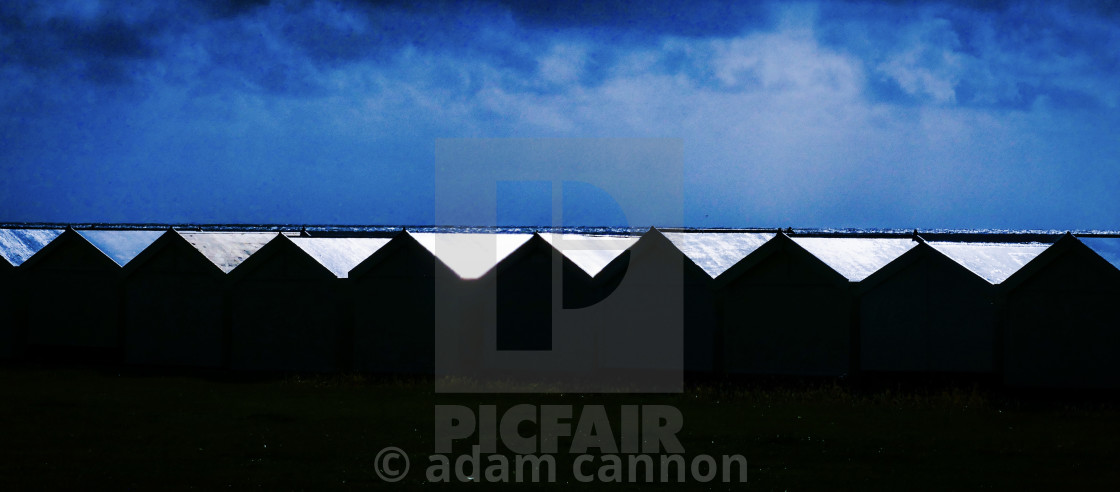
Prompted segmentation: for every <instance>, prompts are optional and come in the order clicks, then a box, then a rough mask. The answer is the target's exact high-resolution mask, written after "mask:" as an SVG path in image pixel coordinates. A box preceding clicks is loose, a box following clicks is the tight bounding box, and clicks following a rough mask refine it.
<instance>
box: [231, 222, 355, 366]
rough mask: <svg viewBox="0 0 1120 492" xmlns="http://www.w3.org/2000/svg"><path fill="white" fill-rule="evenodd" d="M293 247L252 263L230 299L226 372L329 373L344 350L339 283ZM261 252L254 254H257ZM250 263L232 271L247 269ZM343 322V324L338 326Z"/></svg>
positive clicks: (336, 364)
mask: <svg viewBox="0 0 1120 492" xmlns="http://www.w3.org/2000/svg"><path fill="white" fill-rule="evenodd" d="M297 251H298V249H297V248H296V247H295V246H294V245H291V244H289V245H287V246H285V247H284V248H283V250H282V251H278V252H276V253H277V254H271V255H268V257H267V258H262V259H261V260H260V261H257V262H253V264H252V267H251V268H252V270H251V271H248V272H245V273H244V275H243V276H241V277H240V278H239V279H237V280H236V281H235V282H234V286H233V287H232V290H231V293H230V323H231V327H230V330H231V336H230V366H231V367H232V368H234V369H246V370H267V371H316V372H319V371H322V372H326V371H332V370H337V369H338V368H339V365H340V360H341V359H342V358H341V357H340V353H341V352H342V351H343V350H344V349H348V347H344V346H343V344H344V343H346V342H345V341H344V340H342V339H341V338H340V336H339V335H340V333H339V332H340V331H341V330H340V327H342V326H343V325H344V324H345V323H348V322H349V320H348V319H346V317H345V316H344V305H343V304H344V303H343V302H342V301H343V298H342V292H341V289H340V285H339V284H340V283H341V282H340V281H339V280H338V279H337V278H334V276H333V275H332V274H330V273H329V272H328V271H326V270H325V269H324V268H323V267H322V266H321V265H319V264H318V263H316V262H315V261H314V260H312V259H311V258H310V257H308V256H306V255H305V254H303V253H302V252H298V253H297ZM263 252H264V250H263V249H262V251H260V252H258V253H257V254H263ZM253 259H254V258H252V257H251V258H250V259H249V260H247V261H246V263H244V264H242V265H241V266H240V267H238V268H245V267H250V264H249V262H250V261H253ZM234 273H237V272H236V271H235V272H234ZM344 320H345V323H344Z"/></svg>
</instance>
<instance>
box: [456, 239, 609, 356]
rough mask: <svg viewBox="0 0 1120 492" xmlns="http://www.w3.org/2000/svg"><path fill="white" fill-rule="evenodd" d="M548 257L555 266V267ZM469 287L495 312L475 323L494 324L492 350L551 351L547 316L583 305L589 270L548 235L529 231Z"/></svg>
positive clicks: (554, 316)
mask: <svg viewBox="0 0 1120 492" xmlns="http://www.w3.org/2000/svg"><path fill="white" fill-rule="evenodd" d="M553 240H554V241H560V239H557V238H553ZM554 262H556V263H557V264H558V265H559V266H560V269H559V270H558V271H557V270H555V269H554V266H555V265H554ZM556 274H559V275H556ZM557 280H559V282H556V281H557ZM557 286H559V287H561V289H560V290H559V291H558V290H557V289H556V288H555V287H557ZM471 287H472V290H473V291H474V292H475V294H474V295H477V296H480V297H479V299H480V300H479V301H478V303H479V304H477V305H478V306H484V305H489V304H490V303H491V302H493V304H492V305H493V307H494V309H493V315H494V316H495V318H493V320H491V319H490V318H489V316H487V317H486V318H485V321H483V323H482V324H480V325H479V326H480V327H481V326H490V325H491V324H492V325H493V326H495V332H494V337H495V339H494V347H495V349H496V350H545V351H551V350H552V347H553V343H552V342H553V337H552V329H553V321H554V320H557V321H562V320H561V319H558V317H562V316H563V315H562V310H563V309H564V308H569V309H573V308H576V307H579V306H581V305H583V303H584V301H583V300H584V299H587V298H588V297H589V293H590V289H591V276H590V275H588V274H587V273H586V272H585V271H584V270H583V269H581V268H580V267H578V266H576V264H575V263H574V262H572V261H571V260H570V259H568V258H567V257H565V256H564V255H563V254H561V253H560V252H559V251H558V250H557V249H556V248H554V247H552V244H551V243H550V242H549V240H546V239H545V238H544V237H542V236H541V235H540V234H534V235H533V236H532V237H531V238H530V239H529V240H528V241H526V242H525V243H524V244H522V245H521V246H519V247H518V248H517V249H516V250H514V251H513V252H511V253H510V254H509V255H506V256H505V257H504V258H502V260H501V261H499V262H498V263H497V264H496V265H495V266H494V268H492V269H491V270H490V271H488V272H487V273H486V274H485V275H483V276H482V277H479V279H477V280H475V281H474V282H472V283H471ZM487 314H489V313H487Z"/></svg>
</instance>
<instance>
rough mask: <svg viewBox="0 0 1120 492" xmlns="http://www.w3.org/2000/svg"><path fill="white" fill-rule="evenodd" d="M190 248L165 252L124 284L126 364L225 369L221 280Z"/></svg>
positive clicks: (176, 246)
mask: <svg viewBox="0 0 1120 492" xmlns="http://www.w3.org/2000/svg"><path fill="white" fill-rule="evenodd" d="M216 271H217V268H216V267H213V266H212V265H210V264H209V263H207V262H206V260H205V259H203V258H202V256H201V255H199V254H198V253H197V252H196V251H194V250H193V248H191V247H190V246H189V245H187V244H186V243H185V242H184V243H179V242H176V243H173V244H171V245H169V246H168V247H167V248H166V249H164V250H162V251H160V252H159V253H157V254H156V255H154V256H153V257H151V258H150V259H148V261H146V262H145V263H144V264H143V265H142V266H141V267H139V268H138V269H137V270H136V271H135V272H134V273H132V274H131V275H129V277H128V278H127V279H126V280H125V282H124V289H123V291H124V297H125V301H124V302H125V309H124V325H125V338H124V345H125V350H124V352H125V362H127V363H130V364H147V365H179V366H199V367H219V366H221V365H222V353H223V319H224V318H223V304H222V288H223V286H222V282H221V280H222V279H221V277H219V276H218V275H216V274H215V272H216Z"/></svg>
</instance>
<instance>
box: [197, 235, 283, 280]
mask: <svg viewBox="0 0 1120 492" xmlns="http://www.w3.org/2000/svg"><path fill="white" fill-rule="evenodd" d="M179 234H180V235H181V236H183V239H186V240H187V242H188V243H191V246H194V248H195V249H197V250H198V252H199V253H202V255H203V256H205V257H206V259H208V260H210V262H211V263H213V264H214V265H217V267H218V268H220V269H222V271H223V272H225V273H229V272H230V271H231V270H233V269H234V268H235V267H237V265H240V264H241V263H242V262H243V261H245V260H246V259H247V258H249V256H250V255H252V254H253V253H256V252H257V250H259V249H261V247H262V246H264V245H265V244H266V243H268V242H269V241H271V240H272V238H274V237H276V233H274V232H180V233H179Z"/></svg>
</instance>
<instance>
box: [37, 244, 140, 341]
mask: <svg viewBox="0 0 1120 492" xmlns="http://www.w3.org/2000/svg"><path fill="white" fill-rule="evenodd" d="M59 241H64V242H62V243H60V244H58V247H56V248H53V249H51V251H49V252H48V251H44V252H43V253H45V254H47V256H46V257H43V258H41V260H40V261H37V262H35V263H34V264H33V265H30V264H29V265H28V266H29V271H27V272H26V275H25V276H24V279H25V284H24V287H25V288H26V290H27V292H28V296H27V305H26V309H27V313H28V316H27V318H28V321H27V323H28V324H27V328H26V336H27V338H26V340H27V344H28V345H31V346H35V347H36V352H37V353H39V354H41V355H44V356H47V357H53V356H56V355H57V356H63V357H65V356H68V355H66V354H64V352H67V351H69V350H70V349H97V350H99V351H103V350H112V349H117V348H118V347H119V333H118V329H117V328H118V327H117V312H118V310H119V304H118V302H119V297H118V290H117V287H118V285H117V275H118V273H119V270H120V268H119V267H118V266H117V264H116V263H113V261H112V260H110V259H109V258H108V257H107V256H105V255H104V254H102V253H101V252H100V251H98V250H97V249H96V248H94V247H93V246H92V245H89V244H88V243H85V242H84V240H82V239H80V238H79V237H77V235H76V234H75V235H74V236H71V237H70V238H68V239H62V238H60V239H59ZM51 347H53V348H56V349H60V350H62V352H57V353H56V352H53V351H52V349H51Z"/></svg>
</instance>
